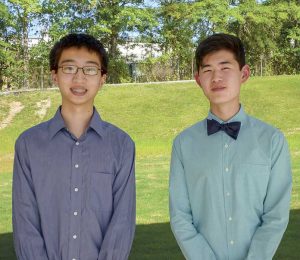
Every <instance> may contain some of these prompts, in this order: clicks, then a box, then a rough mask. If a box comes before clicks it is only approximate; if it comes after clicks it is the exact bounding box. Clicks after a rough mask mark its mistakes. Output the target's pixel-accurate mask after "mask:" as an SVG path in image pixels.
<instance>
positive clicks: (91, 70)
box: [58, 65, 105, 76]
mask: <svg viewBox="0 0 300 260" xmlns="http://www.w3.org/2000/svg"><path fill="white" fill-rule="evenodd" d="M58 68H59V69H62V72H63V73H65V74H77V72H78V70H79V69H82V71H83V74H84V75H88V76H95V75H97V74H98V70H100V71H101V74H102V73H104V72H105V70H103V69H99V68H98V67H95V66H85V67H77V66H76V65H63V66H59V67H58Z"/></svg>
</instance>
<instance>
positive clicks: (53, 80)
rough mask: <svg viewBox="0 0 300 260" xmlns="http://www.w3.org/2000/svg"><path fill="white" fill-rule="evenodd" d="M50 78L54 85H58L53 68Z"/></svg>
mask: <svg viewBox="0 0 300 260" xmlns="http://www.w3.org/2000/svg"><path fill="white" fill-rule="evenodd" d="M51 78H52V82H53V83H54V85H56V86H58V78H57V72H55V70H51Z"/></svg>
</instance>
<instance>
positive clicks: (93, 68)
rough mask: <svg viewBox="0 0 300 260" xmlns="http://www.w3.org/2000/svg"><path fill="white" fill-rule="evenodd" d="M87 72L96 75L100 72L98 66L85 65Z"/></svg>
mask: <svg viewBox="0 0 300 260" xmlns="http://www.w3.org/2000/svg"><path fill="white" fill-rule="evenodd" d="M84 70H85V73H86V74H89V75H95V74H97V73H98V68H97V67H84Z"/></svg>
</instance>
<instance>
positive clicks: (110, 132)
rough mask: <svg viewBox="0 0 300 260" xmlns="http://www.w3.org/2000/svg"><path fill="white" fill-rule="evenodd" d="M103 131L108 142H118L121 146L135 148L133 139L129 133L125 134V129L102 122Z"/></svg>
mask: <svg viewBox="0 0 300 260" xmlns="http://www.w3.org/2000/svg"><path fill="white" fill-rule="evenodd" d="M101 125H102V129H103V131H104V135H105V137H106V138H108V140H110V141H113V142H117V143H120V144H123V145H124V144H127V145H129V146H134V142H133V140H132V138H131V137H130V136H129V134H128V133H127V132H125V131H124V130H123V129H121V128H119V127H117V126H116V125H114V124H112V123H109V122H106V121H101Z"/></svg>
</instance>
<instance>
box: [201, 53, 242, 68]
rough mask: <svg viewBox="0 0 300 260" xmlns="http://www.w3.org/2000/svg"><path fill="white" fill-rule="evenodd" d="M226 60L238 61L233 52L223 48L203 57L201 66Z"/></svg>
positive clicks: (230, 61)
mask: <svg viewBox="0 0 300 260" xmlns="http://www.w3.org/2000/svg"><path fill="white" fill-rule="evenodd" d="M224 62H229V63H237V61H236V59H235V55H234V54H233V52H231V51H229V50H226V49H222V50H218V51H214V52H211V53H208V54H207V55H205V56H204V58H203V59H202V64H201V66H206V65H213V64H220V63H224Z"/></svg>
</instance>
